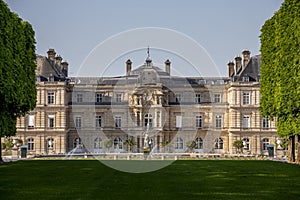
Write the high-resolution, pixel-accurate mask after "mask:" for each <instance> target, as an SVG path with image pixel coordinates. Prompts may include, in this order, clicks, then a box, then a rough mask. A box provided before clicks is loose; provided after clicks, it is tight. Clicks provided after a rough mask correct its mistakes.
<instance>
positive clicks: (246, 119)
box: [243, 115, 250, 128]
mask: <svg viewBox="0 0 300 200" xmlns="http://www.w3.org/2000/svg"><path fill="white" fill-rule="evenodd" d="M243 128H250V117H249V116H247V115H244V116H243Z"/></svg>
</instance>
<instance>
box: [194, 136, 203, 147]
mask: <svg viewBox="0 0 300 200" xmlns="http://www.w3.org/2000/svg"><path fill="white" fill-rule="evenodd" d="M195 142H196V146H195V149H203V140H202V138H196V140H195Z"/></svg>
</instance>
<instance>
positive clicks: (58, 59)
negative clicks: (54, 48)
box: [55, 55, 62, 66]
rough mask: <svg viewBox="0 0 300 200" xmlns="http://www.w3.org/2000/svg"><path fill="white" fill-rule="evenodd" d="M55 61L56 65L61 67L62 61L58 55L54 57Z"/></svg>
mask: <svg viewBox="0 0 300 200" xmlns="http://www.w3.org/2000/svg"><path fill="white" fill-rule="evenodd" d="M55 61H56V64H57V65H58V66H60V65H61V61H62V57H61V56H60V55H58V56H56V57H55Z"/></svg>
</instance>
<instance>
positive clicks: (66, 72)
mask: <svg viewBox="0 0 300 200" xmlns="http://www.w3.org/2000/svg"><path fill="white" fill-rule="evenodd" d="M61 65H62V67H63V70H62V71H63V73H64V75H65V77H68V66H69V63H68V62H66V61H64V62H62V63H61Z"/></svg>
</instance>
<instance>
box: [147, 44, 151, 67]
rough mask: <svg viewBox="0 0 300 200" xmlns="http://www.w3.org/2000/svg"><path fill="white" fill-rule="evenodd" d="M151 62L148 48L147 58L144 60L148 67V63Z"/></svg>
mask: <svg viewBox="0 0 300 200" xmlns="http://www.w3.org/2000/svg"><path fill="white" fill-rule="evenodd" d="M151 62H152V60H151V58H150V48H149V46H148V48H147V58H146V65H147V66H150V63H151Z"/></svg>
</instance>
